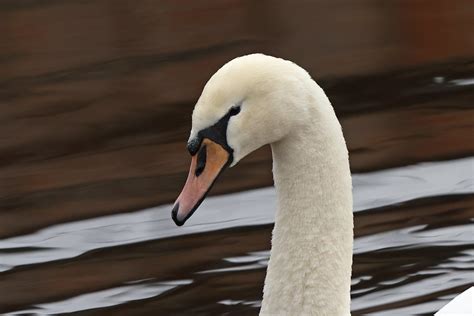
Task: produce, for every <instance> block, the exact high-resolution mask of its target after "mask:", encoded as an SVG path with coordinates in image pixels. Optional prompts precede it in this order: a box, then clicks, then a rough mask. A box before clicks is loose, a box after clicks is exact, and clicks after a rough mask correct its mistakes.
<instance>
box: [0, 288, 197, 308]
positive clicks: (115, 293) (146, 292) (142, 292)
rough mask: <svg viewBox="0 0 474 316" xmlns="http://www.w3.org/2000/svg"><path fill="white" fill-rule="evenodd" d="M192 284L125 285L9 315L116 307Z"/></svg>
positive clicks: (40, 305) (39, 305)
mask: <svg viewBox="0 0 474 316" xmlns="http://www.w3.org/2000/svg"><path fill="white" fill-rule="evenodd" d="M191 283H192V280H178V281H170V282H147V283H140V284H131V285H124V286H119V287H114V288H111V289H106V290H102V291H97V292H91V293H87V294H83V295H78V296H75V297H72V298H68V299H65V300H63V301H58V302H52V303H46V304H38V305H36V306H35V307H34V308H32V309H29V310H22V311H18V312H13V313H9V314H7V315H25V313H26V314H27V313H31V314H41V315H52V314H63V313H73V312H77V311H84V310H85V309H84V308H86V309H93V308H102V307H107V306H115V305H119V304H123V303H127V302H130V301H136V300H142V299H146V298H150V297H155V296H158V295H161V294H163V293H164V292H166V291H169V290H171V289H174V288H176V287H178V286H181V285H187V284H191Z"/></svg>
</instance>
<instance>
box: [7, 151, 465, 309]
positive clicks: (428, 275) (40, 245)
mask: <svg viewBox="0 0 474 316" xmlns="http://www.w3.org/2000/svg"><path fill="white" fill-rule="evenodd" d="M473 168H474V158H472V157H470V158H464V159H457V160H451V161H442V162H429V163H422V164H416V165H411V166H405V167H401V168H394V169H386V170H380V171H376V172H370V173H363V174H356V175H354V204H355V205H354V208H355V234H356V239H355V246H354V266H353V280H352V311H353V315H362V314H375V315H410V314H432V313H434V312H435V311H437V310H438V309H440V308H441V307H442V306H443V305H445V304H446V303H447V302H448V301H449V300H450V299H452V298H453V297H454V296H456V295H457V294H459V293H461V292H462V291H463V290H465V289H466V288H468V287H469V286H470V285H471V284H473V283H474V274H473V270H474V246H473V233H474V225H473V224H472V218H473V217H474V210H473V203H474V196H473V193H474V180H473ZM274 209H275V192H274V189H273V188H263V189H256V190H251V191H246V192H241V193H236V194H230V195H223V196H217V197H210V198H208V199H207V200H206V201H205V202H204V203H203V205H202V206H201V207H200V209H199V210H198V211H197V213H196V214H195V215H194V216H193V217H192V218H191V219H190V220H189V222H187V223H186V225H185V226H183V227H176V226H175V225H174V224H173V222H172V221H171V218H170V210H171V206H170V205H163V206H160V207H156V208H151V209H145V210H142V211H137V212H131V213H124V214H116V215H109V216H102V217H97V218H92V219H87V220H80V221H73V222H69V223H64V224H58V225H54V226H50V227H47V228H44V229H42V230H39V231H37V232H34V233H31V234H26V235H21V236H15V237H10V238H5V239H3V240H0V253H1V257H0V271H1V272H0V289H8V292H6V293H4V294H3V295H1V297H0V312H3V313H6V314H10V315H22V314H31V313H32V314H58V313H76V314H97V315H109V314H110V315H117V314H119V315H120V314H133V315H137V314H138V315H140V314H149V313H151V314H156V313H157V312H158V311H159V312H160V314H163V315H170V314H172V315H189V314H193V315H194V314H198V315H199V314H202V315H217V314H225V315H255V314H257V313H258V310H259V306H260V302H261V301H260V300H261V295H262V294H261V292H262V286H263V279H264V276H265V271H266V266H267V262H268V258H269V247H270V234H271V229H272V222H273V216H274Z"/></svg>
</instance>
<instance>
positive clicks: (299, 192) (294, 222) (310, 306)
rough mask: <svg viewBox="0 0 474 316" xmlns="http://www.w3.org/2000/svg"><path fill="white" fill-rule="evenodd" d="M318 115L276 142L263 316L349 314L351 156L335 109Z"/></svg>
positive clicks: (273, 147) (351, 219) (351, 234)
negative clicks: (274, 202) (273, 208)
mask: <svg viewBox="0 0 474 316" xmlns="http://www.w3.org/2000/svg"><path fill="white" fill-rule="evenodd" d="M328 105H329V103H328ZM318 117H319V120H316V119H312V120H309V123H308V124H307V125H305V126H301V127H300V128H298V132H297V133H294V134H291V135H288V136H287V137H285V138H284V139H283V140H281V141H279V142H277V143H275V144H272V154H273V174H274V181H275V187H276V190H277V196H278V210H277V213H276V217H275V227H274V230H273V236H272V250H271V256H270V260H269V265H268V270H267V276H266V279H265V287H264V299H263V302H262V309H261V315H349V313H350V281H351V265H352V243H353V216H352V185H351V177H350V170H349V163H348V154H347V149H346V145H345V141H344V138H343V135H342V131H341V127H340V125H339V123H338V121H337V119H336V117H335V115H334V112H333V110H332V107H330V105H329V107H328V108H327V111H326V112H324V113H318ZM316 126H317V128H316Z"/></svg>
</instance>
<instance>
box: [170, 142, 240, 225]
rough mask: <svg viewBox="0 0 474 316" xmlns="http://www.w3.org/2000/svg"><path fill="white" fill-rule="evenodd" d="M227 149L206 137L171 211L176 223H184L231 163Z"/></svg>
mask: <svg viewBox="0 0 474 316" xmlns="http://www.w3.org/2000/svg"><path fill="white" fill-rule="evenodd" d="M230 156H231V153H229V152H228V151H227V150H226V149H224V148H223V147H222V146H221V145H219V144H218V143H216V142H213V141H212V140H210V139H208V138H204V139H203V141H202V144H201V147H200V148H199V150H198V152H197V153H196V154H195V155H194V156H192V158H191V166H190V168H189V173H188V179H187V180H186V183H185V184H184V188H183V190H182V191H181V194H180V195H179V196H178V198H177V199H176V202H175V203H174V206H173V210H172V212H171V215H172V218H173V220H174V222H175V223H176V225H178V226H181V225H183V224H184V223H185V222H186V220H187V219H188V218H189V217H191V215H193V213H194V211H195V210H196V209H197V208H198V207H199V205H200V204H201V203H202V201H203V200H204V198H205V197H206V195H207V193H208V192H209V190H210V189H211V187H212V185H213V184H214V182H215V181H216V179H217V177H218V176H219V174H221V172H222V171H223V170H224V169H225V167H227V166H228V165H229V164H230V162H231V161H230V160H231V159H230Z"/></svg>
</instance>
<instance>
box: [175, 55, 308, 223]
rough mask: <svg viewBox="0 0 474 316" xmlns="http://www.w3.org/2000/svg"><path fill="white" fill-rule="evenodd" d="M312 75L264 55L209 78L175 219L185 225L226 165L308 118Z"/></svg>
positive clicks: (194, 123) (243, 59)
mask: <svg viewBox="0 0 474 316" xmlns="http://www.w3.org/2000/svg"><path fill="white" fill-rule="evenodd" d="M309 79H310V76H309V74H308V73H307V72H306V71H305V70H304V69H302V68H300V67H299V66H297V65H296V64H294V63H292V62H290V61H287V60H284V59H280V58H275V57H271V56H266V55H263V54H252V55H247V56H242V57H238V58H236V59H233V60H231V61H230V62H228V63H227V64H225V65H224V66H222V68H220V69H219V70H218V71H217V72H216V73H215V74H214V75H213V76H212V77H211V78H210V79H209V81H208V82H207V84H206V85H205V87H204V89H203V92H202V94H201V96H200V98H199V100H198V101H197V103H196V106H195V108H194V111H193V114H192V129H191V134H190V137H189V140H188V151H189V153H190V154H191V166H190V170H189V174H188V179H187V180H186V183H185V185H184V188H183V190H182V192H181V194H180V195H179V197H178V198H177V200H176V202H175V204H174V207H173V210H172V218H173V220H174V222H175V223H176V224H177V225H178V226H181V225H183V224H184V222H185V221H186V220H187V219H188V218H189V217H190V216H191V215H192V214H193V213H194V211H195V210H196V209H197V208H198V207H199V205H200V204H201V202H202V201H203V200H204V198H205V197H206V194H207V193H208V192H209V190H210V188H211V187H212V185H213V183H214V181H215V180H216V179H217V177H218V176H219V174H221V173H222V171H224V170H225V169H226V168H227V167H232V166H234V165H236V164H237V163H238V162H239V161H240V160H241V159H242V158H243V157H245V156H246V155H248V154H249V153H251V152H253V151H254V150H256V149H258V148H260V147H262V146H263V145H266V144H272V143H274V142H278V141H279V140H281V139H283V138H284V137H285V136H286V135H288V134H289V133H291V131H292V130H293V129H294V128H295V126H297V125H298V124H299V123H300V122H301V121H302V118H303V117H305V116H306V115H305V111H307V110H308V109H306V108H305V105H307V104H308V101H309V100H308V95H309V94H308V90H309V87H308V82H311V81H312V80H309Z"/></svg>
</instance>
